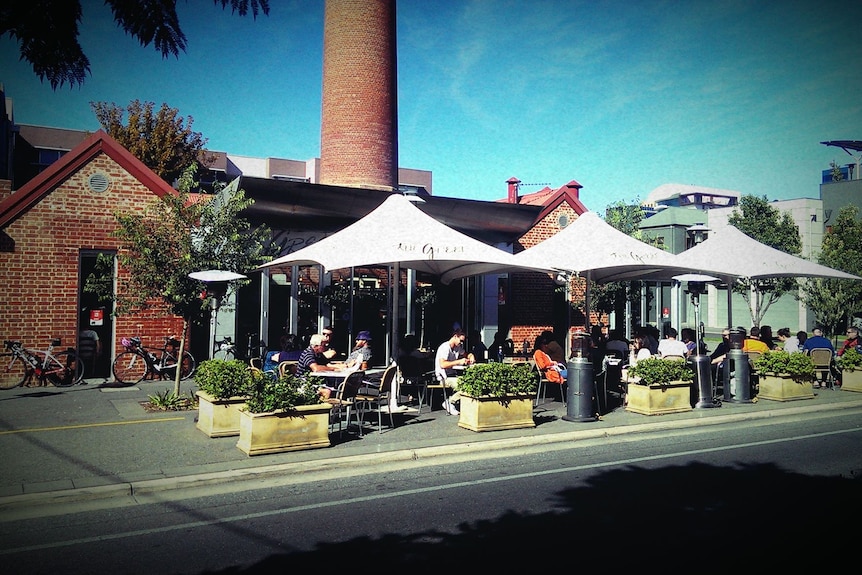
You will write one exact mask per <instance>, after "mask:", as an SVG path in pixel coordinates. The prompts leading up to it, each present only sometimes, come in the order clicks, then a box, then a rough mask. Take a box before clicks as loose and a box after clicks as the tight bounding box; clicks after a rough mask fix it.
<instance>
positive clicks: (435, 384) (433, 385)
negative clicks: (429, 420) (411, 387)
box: [419, 371, 449, 414]
mask: <svg viewBox="0 0 862 575" xmlns="http://www.w3.org/2000/svg"><path fill="white" fill-rule="evenodd" d="M433 375H434V379H432V380H430V381H428V382H427V383H426V384H425V385H424V386H423V387H422V388H421V389H420V391H419V412H420V413H421V412H422V405H423V404H424V403H425V399H426V398H427V399H428V409H429V411H431V410H433V409H434V405H433V401H434V391H435V390H438V389H439V390H440V391H441V392H442V393H443V402H444V404H445V402H447V401H449V388H448V387H446V383H445V381H444V380H443V379H441V376H440V374H439V373H437V372H436V371H435V372H434V374H433ZM446 413H447V414H448V413H449V412H448V411H447V412H446Z"/></svg>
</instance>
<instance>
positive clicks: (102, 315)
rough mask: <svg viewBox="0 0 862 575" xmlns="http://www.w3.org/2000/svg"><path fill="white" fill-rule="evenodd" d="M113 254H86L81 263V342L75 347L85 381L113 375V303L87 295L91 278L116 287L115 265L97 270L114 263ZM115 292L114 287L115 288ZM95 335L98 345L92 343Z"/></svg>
mask: <svg viewBox="0 0 862 575" xmlns="http://www.w3.org/2000/svg"><path fill="white" fill-rule="evenodd" d="M115 256H116V253H115V252H113V251H95V250H82V251H81V253H80V256H79V261H78V271H79V275H78V302H79V305H78V341H77V342H75V347H76V348H77V349H78V352H79V353H80V354H81V356H82V359H83V360H84V377H85V378H105V379H107V378H108V377H110V375H111V356H112V350H113V349H114V335H113V334H114V318H113V317H112V316H111V311H112V308H111V304H110V302H104V301H99V299H98V297H97V296H96V294H93V293H88V292H85V291H84V284H85V282H86V281H87V278H91V279H93V280H101V281H105V282H109V283H110V285H112V286H113V270H114V265H109V266H97V265H96V262H97V260H98V259H99V258H100V257H101V258H108V259H109V260H110V261H111V262H113V261H114V259H115ZM112 290H113V287H112ZM111 295H112V297H113V296H114V295H115V294H114V293H113V291H112V293H111ZM93 334H95V337H97V338H98V343H97V344H91V343H88V341H87V340H88V339H89V338H88V336H89V337H90V338H91V337H92V336H93ZM64 343H65V342H64Z"/></svg>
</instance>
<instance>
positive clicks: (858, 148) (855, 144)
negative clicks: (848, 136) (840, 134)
mask: <svg viewBox="0 0 862 575" xmlns="http://www.w3.org/2000/svg"><path fill="white" fill-rule="evenodd" d="M820 143H821V144H823V145H824V146H835V147H836V148H841V149H842V150H844V151H845V152H847V153H848V154H850V155H851V156H852V155H853V154H852V153H851V152H850V150H853V151H855V152H862V141H859V140H829V141H827V142H820Z"/></svg>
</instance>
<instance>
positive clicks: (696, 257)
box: [676, 225, 862, 283]
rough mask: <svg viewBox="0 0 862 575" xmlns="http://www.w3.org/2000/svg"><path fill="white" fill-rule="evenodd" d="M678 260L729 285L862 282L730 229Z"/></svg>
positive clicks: (725, 228) (708, 239) (839, 271)
mask: <svg viewBox="0 0 862 575" xmlns="http://www.w3.org/2000/svg"><path fill="white" fill-rule="evenodd" d="M676 257H677V259H678V261H679V262H681V263H682V264H684V265H685V266H687V267H688V268H689V269H691V270H697V271H700V272H702V273H706V274H709V275H714V276H718V277H720V278H722V279H723V280H725V281H726V282H728V283H729V282H731V281H733V280H735V279H736V278H740V277H746V278H751V279H768V278H790V277H808V278H836V279H846V280H862V278H860V277H859V276H855V275H853V274H848V273H846V272H842V271H841V270H836V269H833V268H830V267H827V266H824V265H821V264H818V263H816V262H812V261H809V260H806V259H802V258H800V257H797V256H794V255H791V254H788V253H786V252H782V251H781V250H777V249H775V248H772V247H770V246H767V245H766V244H763V243H761V242H759V241H757V240H755V239H754V238H752V237H751V236H748V235H746V234H744V233H742V232H741V231H739V229H737V228H736V227H734V226H731V225H727V226H725V227H723V228H721V229H719V230H715V231H712V232H710V234H709V236H708V237H707V238H706V239H705V240H704V241H703V242H701V243H699V244H698V245H696V246H694V247H693V248H691V249H688V250H686V251H684V252H682V253H681V254H678V255H677V256H676Z"/></svg>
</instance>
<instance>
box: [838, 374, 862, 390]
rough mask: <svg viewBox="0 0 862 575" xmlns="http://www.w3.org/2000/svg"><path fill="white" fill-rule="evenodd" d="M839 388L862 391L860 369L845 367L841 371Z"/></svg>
mask: <svg viewBox="0 0 862 575" xmlns="http://www.w3.org/2000/svg"><path fill="white" fill-rule="evenodd" d="M841 389H842V390H844V391H859V392H862V370H858V369H845V370H844V371H843V372H841Z"/></svg>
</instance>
